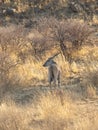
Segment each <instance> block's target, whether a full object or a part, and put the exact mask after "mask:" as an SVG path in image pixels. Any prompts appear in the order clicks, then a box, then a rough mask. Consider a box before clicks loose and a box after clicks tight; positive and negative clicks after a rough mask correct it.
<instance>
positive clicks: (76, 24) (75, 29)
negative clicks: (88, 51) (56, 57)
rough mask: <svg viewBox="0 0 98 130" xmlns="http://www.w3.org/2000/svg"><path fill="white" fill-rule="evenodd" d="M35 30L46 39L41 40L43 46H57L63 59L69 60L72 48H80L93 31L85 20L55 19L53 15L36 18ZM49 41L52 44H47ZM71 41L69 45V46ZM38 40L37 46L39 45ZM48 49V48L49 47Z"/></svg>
mask: <svg viewBox="0 0 98 130" xmlns="http://www.w3.org/2000/svg"><path fill="white" fill-rule="evenodd" d="M36 28H37V31H38V32H39V34H40V35H42V37H41V38H44V39H46V41H47V42H43V47H45V46H46V45H45V44H47V46H50V45H51V48H52V47H54V46H55V47H57V46H59V48H60V50H61V51H62V53H63V55H64V57H65V59H66V60H67V61H69V62H70V60H71V56H70V55H71V52H72V50H73V49H74V50H77V49H78V48H80V47H81V46H82V45H83V44H84V43H85V42H86V40H87V39H89V37H90V36H91V34H92V33H93V30H92V28H91V27H90V26H89V25H88V24H87V23H85V22H82V23H81V22H80V21H79V20H73V19H71V20H66V21H65V20H57V19H56V18H54V17H50V18H45V17H44V18H41V19H39V20H38V24H37V27H36ZM49 41H54V43H53V44H49V43H50V42H49ZM70 43H71V47H70ZM40 45H42V44H40V42H38V43H37V46H40ZM49 49H50V48H49Z"/></svg>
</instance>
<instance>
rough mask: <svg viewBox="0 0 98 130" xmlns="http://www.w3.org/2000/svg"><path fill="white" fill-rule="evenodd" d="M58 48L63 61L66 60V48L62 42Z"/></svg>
mask: <svg viewBox="0 0 98 130" xmlns="http://www.w3.org/2000/svg"><path fill="white" fill-rule="evenodd" d="M60 48H61V51H62V53H63V55H64V58H65V60H66V59H67V57H66V50H67V48H66V46H65V45H64V43H63V42H61V43H60Z"/></svg>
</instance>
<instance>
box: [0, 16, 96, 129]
mask: <svg viewBox="0 0 98 130" xmlns="http://www.w3.org/2000/svg"><path fill="white" fill-rule="evenodd" d="M45 20H46V21H45ZM51 20H52V21H51ZM39 22H40V27H39V28H33V29H32V30H29V29H25V28H24V27H23V26H14V25H13V26H9V27H1V28H0V36H1V37H0V61H1V62H0V129H1V130H35V129H36V130H50V129H51V130H52V129H53V130H65V129H66V130H76V129H77V130H90V129H91V130H97V129H98V119H97V118H98V108H97V106H98V85H97V84H98V81H97V79H98V74H97V73H98V71H97V69H98V46H97V44H96V43H97V41H98V40H97V36H96V35H95V33H96V32H94V31H92V28H91V27H92V26H90V25H88V24H87V23H85V22H81V21H76V20H72V19H71V20H58V19H55V18H54V19H53V18H52V19H47V18H46V19H44V22H47V23H49V24H44V23H43V20H42V21H40V20H39ZM52 22H54V23H52ZM69 24H70V26H69ZM36 25H37V24H36ZM44 25H45V26H44ZM91 34H93V35H91ZM43 36H44V38H43ZM49 36H50V37H49ZM94 39H95V40H94ZM66 41H67V42H66ZM90 43H93V44H90ZM60 44H62V45H60ZM63 46H64V48H63ZM70 47H71V49H70ZM74 48H75V49H74ZM64 51H65V52H66V53H67V55H65V53H64ZM57 52H61V53H60V55H58V56H57V57H56V58H55V61H56V62H57V63H58V64H59V65H60V66H61V70H62V77H61V88H60V89H59V90H58V89H55V88H53V90H52V93H51V92H50V89H49V85H48V84H47V78H46V75H47V71H46V70H45V69H44V67H42V65H43V63H44V61H45V60H46V59H47V58H49V57H51V56H52V55H53V54H55V53H57ZM68 56H70V57H68ZM65 59H67V60H65ZM69 59H70V60H71V62H70V60H69ZM60 92H61V93H60ZM8 97H10V98H12V99H10V98H8Z"/></svg>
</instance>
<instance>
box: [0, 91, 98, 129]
mask: <svg viewBox="0 0 98 130" xmlns="http://www.w3.org/2000/svg"><path fill="white" fill-rule="evenodd" d="M66 94H67V93H66ZM63 98H64V105H61V101H60V99H59V95H55V94H53V95H52V94H51V93H47V94H42V95H41V96H40V97H39V99H38V100H36V103H34V102H32V104H30V105H26V106H22V105H17V104H15V103H14V102H13V101H12V100H9V101H8V100H7V101H3V102H2V103H1V105H0V130H35V129H36V130H50V129H51V130H52V129H53V130H65V129H66V130H90V129H91V130H97V129H98V108H97V105H98V104H96V102H90V101H88V102H83V101H78V102H77V101H76V102H75V101H74V102H73V100H72V99H71V97H70V96H68V94H67V96H64V97H63Z"/></svg>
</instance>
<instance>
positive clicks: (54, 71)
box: [43, 53, 61, 87]
mask: <svg viewBox="0 0 98 130" xmlns="http://www.w3.org/2000/svg"><path fill="white" fill-rule="evenodd" d="M58 54H59V53H57V54H55V55H54V56H52V57H50V58H48V59H47V60H46V62H45V63H44V64H43V66H44V67H48V82H49V85H50V87H51V83H52V82H54V85H55V86H58V87H60V74H61V71H60V68H59V66H58V64H57V63H56V62H55V61H54V60H53V58H54V57H56V56H57V55H58Z"/></svg>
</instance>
